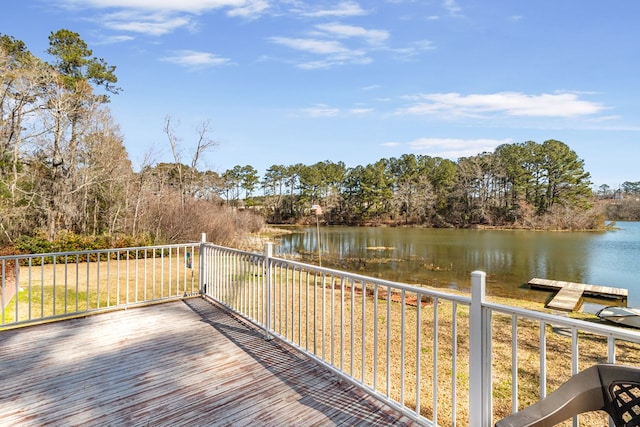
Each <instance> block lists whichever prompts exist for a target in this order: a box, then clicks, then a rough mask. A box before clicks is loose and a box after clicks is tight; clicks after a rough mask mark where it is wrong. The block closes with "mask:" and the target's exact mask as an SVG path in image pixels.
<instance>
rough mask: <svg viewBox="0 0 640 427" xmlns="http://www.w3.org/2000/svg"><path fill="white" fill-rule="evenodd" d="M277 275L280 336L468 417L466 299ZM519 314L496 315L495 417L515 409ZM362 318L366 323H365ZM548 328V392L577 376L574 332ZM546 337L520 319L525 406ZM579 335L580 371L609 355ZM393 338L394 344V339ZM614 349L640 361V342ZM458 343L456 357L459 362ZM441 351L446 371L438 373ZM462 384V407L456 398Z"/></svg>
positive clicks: (412, 402)
mask: <svg viewBox="0 0 640 427" xmlns="http://www.w3.org/2000/svg"><path fill="white" fill-rule="evenodd" d="M303 279H304V278H303ZM276 281H277V283H276V284H275V285H274V289H273V291H272V293H273V296H274V298H275V300H276V301H277V302H278V303H280V304H282V306H286V307H288V308H289V312H284V311H281V310H279V309H278V306H276V308H274V312H273V319H272V326H273V327H274V329H276V331H277V332H278V333H279V334H281V335H283V336H285V337H287V339H289V340H291V341H293V342H294V343H296V344H298V345H300V346H301V347H302V348H306V349H307V350H309V351H311V352H313V353H315V354H316V355H318V356H319V357H322V358H323V359H325V360H327V361H329V363H331V364H332V365H334V366H335V367H337V368H338V369H341V370H342V371H344V372H346V373H349V374H351V375H353V376H354V377H355V378H357V379H358V380H360V381H362V382H363V383H364V384H366V385H367V386H368V387H371V388H374V389H376V390H378V391H380V392H381V393H383V394H387V393H388V394H389V396H390V397H391V398H393V399H394V400H396V401H398V402H400V403H402V404H404V405H406V406H407V407H409V408H412V409H414V410H415V408H416V406H417V405H419V411H420V413H421V414H422V415H423V416H425V417H427V418H429V419H433V418H434V411H433V401H434V395H437V401H438V402H439V403H438V405H439V406H438V412H437V421H438V423H439V424H440V425H453V424H454V421H456V422H457V423H458V424H459V425H468V423H469V418H468V417H469V414H468V407H469V401H468V392H469V368H468V366H469V334H468V331H469V309H468V307H466V306H464V305H456V304H453V303H452V302H450V301H446V300H438V301H437V303H436V304H434V302H431V303H429V304H424V303H423V304H422V305H421V307H420V308H419V309H418V307H416V304H413V305H411V304H406V305H404V306H403V304H401V303H398V301H397V298H388V297H387V296H386V295H384V294H385V288H380V291H379V293H378V295H377V297H378V298H374V297H373V292H374V291H373V288H368V289H367V290H366V291H365V292H363V291H362V289H357V288H356V289H355V292H353V293H352V292H351V290H350V287H349V286H348V285H345V287H344V292H341V291H340V289H341V284H338V285H336V283H333V284H331V283H330V282H327V281H325V280H323V279H322V278H319V277H318V278H315V279H314V278H313V277H311V284H310V286H309V287H308V288H307V287H306V286H305V285H300V280H299V278H296V277H286V278H283V279H282V280H281V281H279V279H276ZM314 283H316V284H317V286H314ZM363 295H364V296H363ZM412 297H413V298H414V300H415V294H414V295H413V296H412V295H411V294H410V293H406V295H405V302H409V301H410V299H411V298H412ZM343 302H344V305H341V304H342V303H343ZM496 302H499V303H502V304H505V305H511V306H518V307H523V308H529V309H537V310H540V311H545V310H544V309H543V307H542V306H541V305H540V304H538V303H527V302H525V301H521V300H519V301H515V300H509V299H499V300H497V301H496ZM285 303H286V304H285ZM341 307H343V308H342V309H341ZM403 307H404V310H403ZM307 310H308V311H307ZM254 311H256V312H258V311H259V308H255V307H254ZM298 313H300V315H299V316H298ZM307 313H308V314H307ZM418 316H419V322H418ZM436 316H437V323H436V321H435V320H434V318H435V317H436ZM583 317H584V316H583ZM363 318H364V320H363ZM511 322H512V320H511V317H510V316H505V315H498V314H495V315H494V317H493V329H492V333H493V354H494V359H493V364H492V366H493V367H492V373H493V408H494V420H498V419H500V418H502V417H504V416H506V415H508V414H510V413H511V408H512V396H511V389H512V372H511V366H512V360H511V351H512V350H511V344H512V341H513V340H514V337H513V336H512V325H511ZM362 325H366V326H365V327H364V329H363V328H362ZM322 331H324V335H323V333H322ZM544 331H545V337H546V369H547V376H546V385H547V388H546V390H547V393H550V392H552V391H553V390H555V389H556V388H557V387H559V386H560V384H562V383H563V382H564V381H566V380H567V379H569V378H570V377H571V359H570V354H571V345H572V342H571V336H570V335H569V336H567V335H566V333H565V332H566V331H563V330H560V329H556V328H554V327H552V326H550V325H546V326H545V329H544ZM540 336H541V330H540V324H539V323H538V322H533V321H527V320H524V319H519V320H518V323H517V336H516V337H515V339H516V340H517V342H518V353H517V357H518V360H517V363H518V365H517V366H518V373H517V378H518V400H519V401H518V404H517V406H518V408H523V407H525V406H528V405H530V404H532V403H534V402H536V401H537V400H539V398H540V390H539V387H540V386H539V384H540V365H541V361H540V350H539V349H540ZM376 338H377V339H376ZM578 340H579V341H578V342H579V370H583V369H585V368H587V367H589V366H591V365H593V364H595V363H598V362H606V355H607V345H608V344H607V339H606V337H600V336H593V335H591V334H588V333H584V332H579V337H578ZM387 342H389V347H386V343H387ZM363 343H364V345H363ZM616 349H617V350H616V358H617V362H618V363H624V364H630V365H640V345H638V344H635V343H628V342H616ZM454 351H455V352H456V355H457V357H456V359H455V365H454V358H453V354H454ZM374 354H377V357H374ZM351 355H353V359H352V358H351ZM436 357H437V361H438V363H437V366H438V370H437V372H434V366H435V365H434V361H435V358H436ZM454 370H455V373H454ZM402 378H404V383H403V382H402V381H401V379H402ZM418 381H419V386H418ZM454 384H455V387H456V391H455V396H456V405H455V408H454V407H453V406H452V405H451V404H450V402H451V400H452V398H451V396H452V395H453V387H454ZM418 399H419V402H418ZM454 417H455V419H454ZM607 419H608V418H607V416H606V414H604V413H603V412H602V413H591V414H585V415H582V416H580V421H581V425H587V426H592V425H593V426H601V425H606V424H607ZM566 425H571V423H570V422H568V423H567V424H566Z"/></svg>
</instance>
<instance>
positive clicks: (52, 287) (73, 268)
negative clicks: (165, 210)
mask: <svg viewBox="0 0 640 427" xmlns="http://www.w3.org/2000/svg"><path fill="white" fill-rule="evenodd" d="M199 246H200V245H199V244H197V243H195V244H194V243H189V244H179V245H165V246H148V247H138V248H124V249H108V250H91V251H80V252H60V253H47V254H37V255H11V256H2V257H0V274H1V275H2V279H1V285H2V286H1V290H0V307H1V309H0V314H1V317H0V328H3V327H4V328H6V327H13V326H19V325H26V324H31V323H36V322H42V321H49V320H54V319H62V318H68V317H73V316H78V315H84V314H88V313H92V312H97V311H103V310H112V309H117V308H123V307H129V306H132V305H138V304H146V303H151V302H156V301H163V300H166V299H172V298H181V297H184V296H188V295H198V294H199V288H198V275H197V274H198V273H197V269H196V272H195V273H194V269H193V262H194V256H196V257H197V256H198V255H197V254H198V250H199ZM196 260H197V258H196Z"/></svg>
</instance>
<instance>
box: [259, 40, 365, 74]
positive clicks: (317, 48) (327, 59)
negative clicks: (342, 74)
mask: <svg viewBox="0 0 640 427" xmlns="http://www.w3.org/2000/svg"><path fill="white" fill-rule="evenodd" d="M270 41H271V42H273V43H276V44H279V45H282V46H286V47H289V48H291V49H296V50H299V51H303V52H306V53H309V54H314V55H320V56H323V57H324V58H323V59H320V60H310V61H301V62H300V63H299V64H298V66H299V67H300V68H307V69H313V68H327V67H330V66H333V65H336V64H344V63H357V64H365V63H368V62H370V61H371V59H370V58H369V57H367V55H366V53H365V52H364V51H362V50H359V49H349V48H347V47H346V46H344V45H343V44H342V43H340V42H339V41H337V40H321V39H313V38H291V37H271V38H270Z"/></svg>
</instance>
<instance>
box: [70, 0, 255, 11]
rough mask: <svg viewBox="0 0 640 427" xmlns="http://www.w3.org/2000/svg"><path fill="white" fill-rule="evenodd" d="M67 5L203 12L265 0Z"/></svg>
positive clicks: (79, 0)
mask: <svg viewBox="0 0 640 427" xmlns="http://www.w3.org/2000/svg"><path fill="white" fill-rule="evenodd" d="M60 3H61V4H63V5H66V6H67V7H73V8H76V9H87V8H97V9H108V8H122V9H133V10H148V11H164V12H187V13H202V12H205V11H208V10H213V9H224V8H228V9H230V10H231V11H233V10H237V9H246V8H251V7H255V6H256V5H259V4H261V3H266V1H264V0H180V1H175V0H62V1H61V2H60Z"/></svg>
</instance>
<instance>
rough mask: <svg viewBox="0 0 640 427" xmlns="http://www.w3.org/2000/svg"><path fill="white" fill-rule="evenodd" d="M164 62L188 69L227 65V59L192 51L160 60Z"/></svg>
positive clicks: (228, 61) (229, 61)
mask: <svg viewBox="0 0 640 427" xmlns="http://www.w3.org/2000/svg"><path fill="white" fill-rule="evenodd" d="M162 60H163V61H165V62H172V63H174V64H178V65H182V66H185V67H189V68H208V67H219V66H222V65H229V64H230V63H231V60H230V59H229V58H221V57H219V56H216V55H214V54H212V53H208V52H197V51H194V50H182V51H179V52H176V53H175V55H173V56H167V57H165V58H162Z"/></svg>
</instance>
